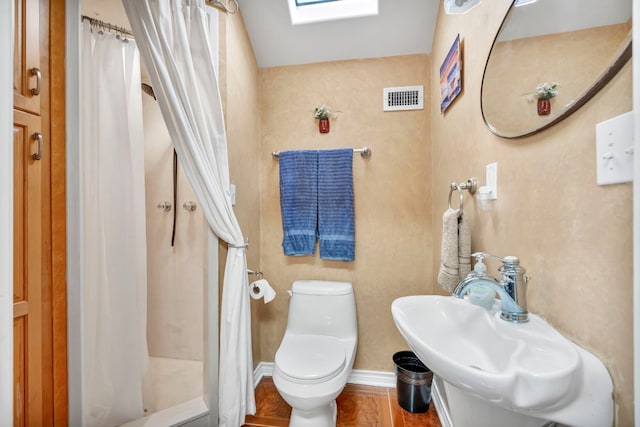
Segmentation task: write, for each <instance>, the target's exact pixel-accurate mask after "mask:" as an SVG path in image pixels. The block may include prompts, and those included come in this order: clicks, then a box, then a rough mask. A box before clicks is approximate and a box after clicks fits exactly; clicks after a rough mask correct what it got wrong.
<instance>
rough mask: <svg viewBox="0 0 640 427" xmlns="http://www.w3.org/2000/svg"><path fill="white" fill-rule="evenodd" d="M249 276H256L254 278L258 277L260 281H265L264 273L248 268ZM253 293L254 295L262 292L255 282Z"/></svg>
mask: <svg viewBox="0 0 640 427" xmlns="http://www.w3.org/2000/svg"><path fill="white" fill-rule="evenodd" d="M247 274H249V275H254V276H258V278H260V279H264V274H263V273H262V271H260V270H252V269H250V268H247ZM251 291H252V292H253V293H254V294H257V293H258V292H260V290H259V289H258V287H257V286H256V284H255V282H254V283H253V288H252V289H251Z"/></svg>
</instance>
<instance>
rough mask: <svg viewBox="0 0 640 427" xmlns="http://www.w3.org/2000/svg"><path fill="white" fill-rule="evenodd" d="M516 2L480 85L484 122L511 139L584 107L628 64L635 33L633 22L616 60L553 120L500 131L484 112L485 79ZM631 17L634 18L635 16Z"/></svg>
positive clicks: (492, 46)
mask: <svg viewBox="0 0 640 427" xmlns="http://www.w3.org/2000/svg"><path fill="white" fill-rule="evenodd" d="M515 3H516V1H515V0H514V1H513V2H512V3H511V6H510V7H509V9H508V10H507V13H506V14H505V16H504V18H503V19H502V22H501V23H500V27H499V28H498V31H497V32H496V35H495V37H494V39H493V43H492V44H491V49H490V50H489V55H488V56H487V61H486V62H485V65H484V70H483V72H482V84H481V85H480V111H481V112H482V120H483V121H484V124H485V125H486V126H487V128H488V129H489V131H490V132H491V133H493V134H494V135H496V136H499V137H501V138H509V139H515V138H522V137H525V136H531V135H534V134H536V133H538V132H542V131H543V130H545V129H548V128H550V127H551V126H554V125H555V124H557V123H559V122H561V121H562V120H564V119H566V118H567V117H569V116H570V115H571V114H573V113H574V112H575V111H577V110H578V109H579V108H580V107H582V106H583V105H584V104H585V103H587V101H589V100H590V99H591V98H593V97H594V96H595V95H596V94H597V93H598V92H599V91H600V90H601V89H602V88H603V87H605V86H606V85H607V83H609V82H610V81H611V79H613V78H614V77H615V75H616V74H618V72H619V71H620V70H621V69H622V68H623V67H624V66H625V65H626V63H627V62H628V61H629V59H630V58H631V54H632V33H633V22H632V23H631V29H630V30H629V34H628V35H627V39H626V42H625V44H624V46H623V47H622V48H621V49H620V50H619V51H618V54H617V55H616V57H615V60H614V61H613V62H611V63H610V64H609V66H608V67H607V68H606V69H605V70H604V72H603V73H601V74H600V75H599V76H598V77H597V78H596V79H595V80H594V82H593V83H592V84H591V85H590V86H588V87H587V89H586V90H585V91H584V92H582V93H581V94H580V95H579V96H578V97H577V98H576V100H575V102H573V103H571V104H570V105H568V106H566V107H565V108H563V109H562V110H561V111H560V113H559V114H558V115H557V116H556V117H555V118H554V119H553V120H550V121H548V122H546V123H544V124H543V125H541V126H536V127H532V128H528V129H524V130H522V131H520V132H500V131H499V130H497V129H495V128H494V127H493V126H492V125H491V124H490V123H489V122H488V121H487V118H486V116H485V114H484V102H483V92H484V81H485V75H486V72H487V67H488V65H489V61H490V60H491V53H492V52H493V49H494V48H495V46H496V42H497V40H498V36H499V35H500V32H501V31H502V29H503V28H504V26H505V25H506V23H507V21H508V19H509V16H510V15H511V12H512V11H513V9H514V7H515ZM631 19H633V17H632V18H631Z"/></svg>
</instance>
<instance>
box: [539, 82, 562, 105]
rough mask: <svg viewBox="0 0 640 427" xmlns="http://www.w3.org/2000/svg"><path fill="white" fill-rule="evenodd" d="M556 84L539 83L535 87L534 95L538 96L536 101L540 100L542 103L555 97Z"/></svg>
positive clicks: (556, 92)
mask: <svg viewBox="0 0 640 427" xmlns="http://www.w3.org/2000/svg"><path fill="white" fill-rule="evenodd" d="M558 86H559V85H558V83H556V82H552V83H547V82H544V83H540V84H539V85H538V86H537V87H536V93H537V94H538V99H541V100H543V101H546V100H549V99H551V98H553V97H554V96H556V95H557V94H558V90H557V87H558Z"/></svg>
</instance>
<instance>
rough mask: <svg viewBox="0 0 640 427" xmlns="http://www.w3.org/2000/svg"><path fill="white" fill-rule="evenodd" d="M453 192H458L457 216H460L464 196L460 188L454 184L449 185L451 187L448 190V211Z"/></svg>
mask: <svg viewBox="0 0 640 427" xmlns="http://www.w3.org/2000/svg"><path fill="white" fill-rule="evenodd" d="M455 190H458V197H459V198H460V207H459V208H458V215H460V214H462V207H463V204H464V194H462V188H460V186H459V185H458V184H456V183H455V182H452V183H451V187H450V188H449V209H451V195H452V194H453V192H454V191H455Z"/></svg>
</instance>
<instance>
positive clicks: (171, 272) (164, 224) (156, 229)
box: [142, 95, 207, 360]
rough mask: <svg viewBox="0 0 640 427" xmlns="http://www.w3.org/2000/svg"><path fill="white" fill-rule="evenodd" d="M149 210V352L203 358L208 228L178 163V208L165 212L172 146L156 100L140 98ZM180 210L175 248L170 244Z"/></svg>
mask: <svg viewBox="0 0 640 427" xmlns="http://www.w3.org/2000/svg"><path fill="white" fill-rule="evenodd" d="M142 102H143V104H142V109H143V116H144V144H145V191H146V211H147V278H148V279H147V280H148V284H147V343H148V346H149V354H150V355H151V356H156V357H169V358H175V359H190V360H202V359H203V333H204V332H203V316H204V313H203V307H204V306H203V283H204V282H203V281H204V262H205V259H204V258H205V255H204V254H206V251H205V243H206V236H207V231H206V230H207V229H206V224H205V220H204V217H203V215H202V209H200V207H199V206H197V204H196V210H195V211H187V210H186V209H184V208H183V204H184V203H185V202H188V201H192V202H195V201H196V198H195V195H194V194H193V190H192V189H191V187H190V185H189V183H188V181H187V178H186V176H185V175H184V173H183V172H182V168H181V166H180V165H179V164H178V175H177V187H176V188H177V204H176V205H177V206H172V207H171V210H170V211H168V212H165V211H164V210H162V209H160V208H158V207H157V205H158V203H160V202H169V203H172V204H173V173H172V171H173V146H172V144H171V138H170V137H169V133H168V131H167V129H166V127H165V124H164V121H163V119H162V115H161V113H160V108H159V107H158V104H157V102H156V101H154V100H153V98H152V97H150V96H147V95H144V96H143V100H142ZM174 209H176V231H175V240H174V246H171V233H172V224H173V214H174Z"/></svg>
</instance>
